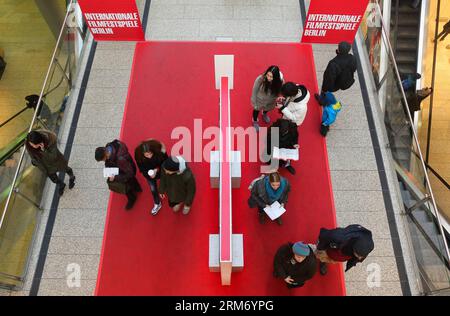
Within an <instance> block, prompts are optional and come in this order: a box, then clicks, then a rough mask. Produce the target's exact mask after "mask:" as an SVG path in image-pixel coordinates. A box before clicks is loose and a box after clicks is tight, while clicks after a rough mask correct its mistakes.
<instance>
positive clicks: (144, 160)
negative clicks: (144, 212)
mask: <svg viewBox="0 0 450 316" xmlns="http://www.w3.org/2000/svg"><path fill="white" fill-rule="evenodd" d="M167 157H168V156H167V153H166V149H165V147H164V145H163V144H162V143H161V142H159V141H157V140H155V139H148V140H146V141H143V142H142V143H140V144H139V145H138V146H137V147H136V149H135V151H134V160H136V163H137V165H138V168H139V171H140V172H141V173H142V175H143V176H144V178H145V180H147V182H148V185H149V186H150V191H151V192H152V196H153V201H154V203H155V204H154V206H153V208H152V210H151V214H152V215H156V214H158V212H159V210H160V209H161V207H162V203H161V199H160V197H159V192H158V184H157V180H158V179H160V177H161V165H162V163H163V162H164V161H165V160H166V159H167Z"/></svg>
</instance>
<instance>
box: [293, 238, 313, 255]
mask: <svg viewBox="0 0 450 316" xmlns="http://www.w3.org/2000/svg"><path fill="white" fill-rule="evenodd" d="M292 251H293V252H294V253H295V254H296V255H298V256H303V257H307V256H309V253H310V249H309V246H308V245H305V244H304V243H302V242H301V241H298V242H296V243H295V244H294V245H293V246H292Z"/></svg>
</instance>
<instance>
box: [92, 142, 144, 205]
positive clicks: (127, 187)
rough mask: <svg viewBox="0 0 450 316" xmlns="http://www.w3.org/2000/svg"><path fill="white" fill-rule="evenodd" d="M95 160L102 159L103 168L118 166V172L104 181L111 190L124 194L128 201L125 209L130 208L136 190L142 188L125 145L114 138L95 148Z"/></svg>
mask: <svg viewBox="0 0 450 316" xmlns="http://www.w3.org/2000/svg"><path fill="white" fill-rule="evenodd" d="M95 160H97V161H104V162H105V168H119V174H118V175H116V176H111V177H109V178H108V180H107V181H106V182H107V183H108V187H109V189H110V190H111V191H113V192H116V193H120V194H126V196H127V198H128V203H127V205H126V206H125V209H126V210H129V209H131V208H132V207H133V205H134V203H135V202H136V199H137V192H142V188H141V186H140V185H139V182H138V181H137V179H136V165H135V164H134V161H133V159H132V158H131V156H130V153H129V152H128V148H127V146H126V145H125V144H124V143H122V142H121V141H119V140H117V139H115V140H114V141H112V142H110V143H108V144H106V146H105V147H97V148H96V149H95Z"/></svg>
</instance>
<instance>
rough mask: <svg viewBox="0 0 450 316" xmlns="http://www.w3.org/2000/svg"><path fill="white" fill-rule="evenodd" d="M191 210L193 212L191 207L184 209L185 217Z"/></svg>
mask: <svg viewBox="0 0 450 316" xmlns="http://www.w3.org/2000/svg"><path fill="white" fill-rule="evenodd" d="M190 210H191V207H190V206H186V205H185V206H184V207H183V214H184V215H187V214H188V213H189V211H190Z"/></svg>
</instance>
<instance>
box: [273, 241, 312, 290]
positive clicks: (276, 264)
mask: <svg viewBox="0 0 450 316" xmlns="http://www.w3.org/2000/svg"><path fill="white" fill-rule="evenodd" d="M292 245H293V244H292V243H287V244H285V245H283V246H281V247H280V248H279V249H278V251H277V253H276V254H275V258H274V260H273V268H274V271H273V275H274V277H276V278H281V279H286V278H287V277H288V276H290V277H291V278H292V279H294V282H296V283H299V284H302V283H305V281H307V280H309V279H311V278H312V277H313V276H314V274H315V273H316V271H317V260H316V257H315V255H314V252H313V250H312V249H311V248H310V254H309V256H308V257H306V258H305V260H303V261H302V262H300V263H298V262H294V264H292V262H291V259H292V258H293V257H294V252H293V251H292Z"/></svg>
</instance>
